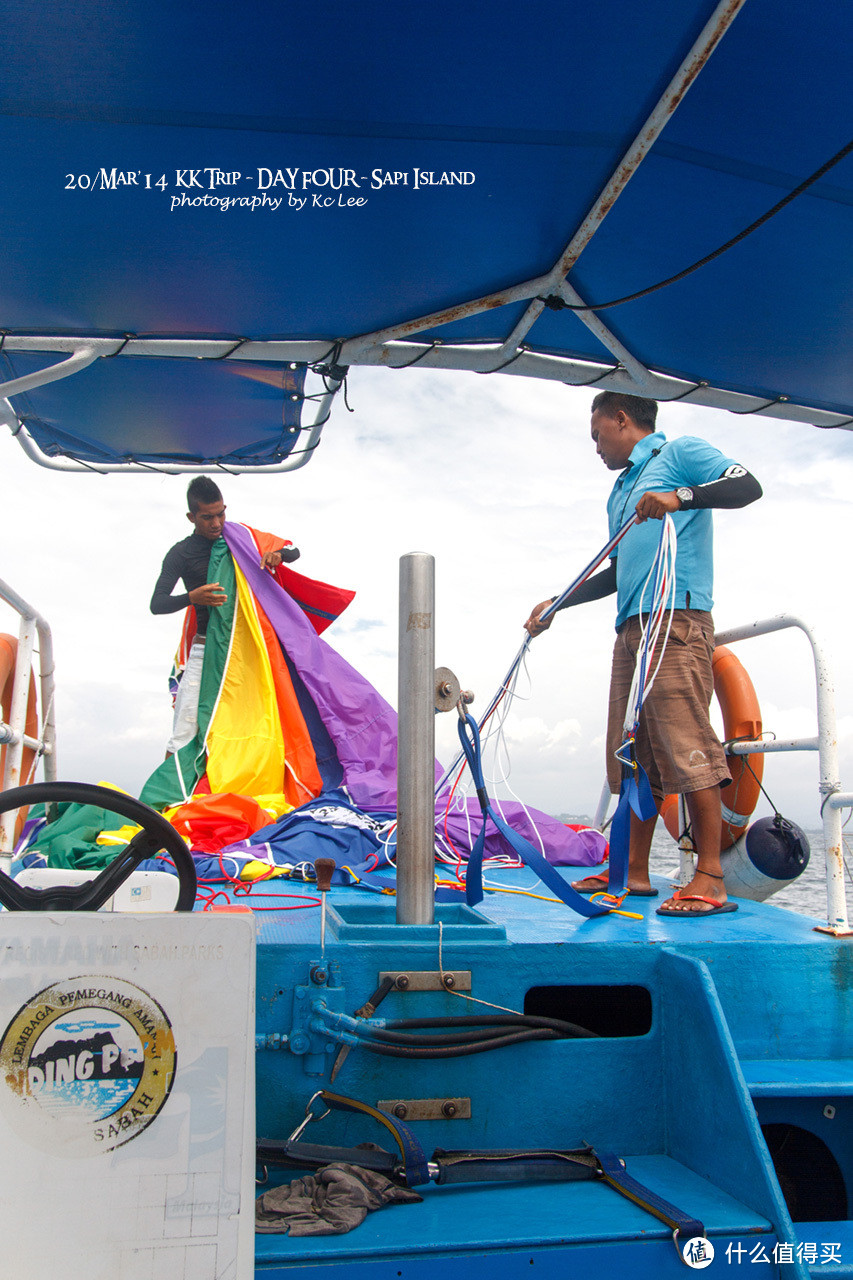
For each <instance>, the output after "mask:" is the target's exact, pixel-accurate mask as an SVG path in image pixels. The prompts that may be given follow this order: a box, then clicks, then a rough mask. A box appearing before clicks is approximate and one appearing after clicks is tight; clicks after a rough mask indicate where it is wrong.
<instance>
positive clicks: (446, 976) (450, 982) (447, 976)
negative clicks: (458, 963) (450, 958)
mask: <svg viewBox="0 0 853 1280" xmlns="http://www.w3.org/2000/svg"><path fill="white" fill-rule="evenodd" d="M441 981H442V984H443V985H444V986H445V987H447V990H448V991H452V990H453V988H454V987H455V986H456V979H455V978H454V976H453V974H452V973H443V974H442V975H441Z"/></svg>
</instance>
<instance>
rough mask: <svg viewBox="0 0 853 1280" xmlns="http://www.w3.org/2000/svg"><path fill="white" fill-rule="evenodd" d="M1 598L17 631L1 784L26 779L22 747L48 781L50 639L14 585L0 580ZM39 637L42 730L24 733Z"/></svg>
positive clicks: (9, 833)
mask: <svg viewBox="0 0 853 1280" xmlns="http://www.w3.org/2000/svg"><path fill="white" fill-rule="evenodd" d="M0 600H4V601H5V602H6V604H8V605H10V606H11V608H13V609H14V610H15V612H16V613H18V614H19V615H20V619H21V622H20V628H19V631H18V655H17V659H16V661H15V676H14V681H13V684H12V700H11V703H10V707H9V723H8V724H4V723H2V722H0V743H3V744H5V746H6V760H5V764H4V767H3V782H2V789H3V790H4V791H8V790H9V788H10V787H17V786H20V785H21V784H22V783H26V782H29V781H31V779H30V778H22V777H21V764H22V760H23V755H24V748H25V747H29V748H31V749H32V750H33V751H35V752H36V759H37V760H38V758H41V759H42V760H43V763H44V776H45V780H46V781H47V782H51V781H53V780H54V779H55V778H56V718H55V712H54V696H53V695H54V679H53V639H52V637H51V634H50V627H49V626H48V624H47V622H46V621H45V619H44V618H43V617H42V616H41V614H40V613H38V611H37V610H35V609H34V608H33V607H32V605H30V604H27V602H26V600H24V599H23V598H22V597H21V596H19V595H18V593H17V591H13V590H12V588H11V587H10V586H8V585H7V584H6V583H5V582H2V581H0ZM36 638H38V655H39V679H40V694H41V733H40V735H39V737H38V738H32V737H30V736H29V735H28V734H27V733H26V722H27V700H28V696H29V689H30V671H31V669H32V662H33V654H34V653H35V651H36ZM15 816H16V815H15V812H14V811H12V812H9V813H4V814H2V815H0V870H5V871H8V870H9V867H10V865H11V861H12V846H13V843H14V831H15Z"/></svg>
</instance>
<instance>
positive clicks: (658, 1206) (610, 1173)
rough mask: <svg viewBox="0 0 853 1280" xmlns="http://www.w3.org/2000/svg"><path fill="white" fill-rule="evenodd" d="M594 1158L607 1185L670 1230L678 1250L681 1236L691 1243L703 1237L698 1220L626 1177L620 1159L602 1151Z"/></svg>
mask: <svg viewBox="0 0 853 1280" xmlns="http://www.w3.org/2000/svg"><path fill="white" fill-rule="evenodd" d="M595 1154H596V1157H597V1159H598V1163H599V1165H600V1167H601V1176H602V1178H603V1179H604V1181H605V1182H606V1183H607V1185H608V1186H610V1187H612V1188H613V1190H614V1191H618V1192H619V1194H620V1195H622V1196H626V1197H627V1198H628V1199H629V1200H632V1201H633V1202H634V1204H637V1205H639V1206H640V1208H641V1209H645V1210H646V1211H647V1212H648V1213H651V1214H652V1215H653V1216H654V1217H655V1218H659V1219H660V1221H661V1222H665V1223H666V1225H667V1226H668V1227H671V1228H672V1233H673V1238H674V1240H675V1245H676V1248H678V1237H679V1236H681V1237H683V1239H684V1240H692V1239H693V1237H694V1236H704V1234H705V1228H704V1226H703V1224H702V1223H701V1222H700V1221H699V1219H698V1218H691V1217H690V1216H689V1215H688V1214H686V1213H682V1211H681V1210H680V1209H678V1208H676V1206H675V1205H674V1204H670V1202H669V1201H668V1200H664V1199H663V1197H662V1196H659V1195H657V1193H656V1192H654V1191H650V1190H649V1188H648V1187H644V1186H643V1184H642V1183H641V1182H637V1180H636V1178H632V1177H631V1175H630V1174H629V1173H626V1171H625V1165H624V1163H623V1162H622V1161H621V1160H620V1159H619V1157H618V1156H615V1155H612V1154H611V1153H610V1152H606V1153H605V1154H604V1155H602V1153H601V1152H600V1151H596V1153H595Z"/></svg>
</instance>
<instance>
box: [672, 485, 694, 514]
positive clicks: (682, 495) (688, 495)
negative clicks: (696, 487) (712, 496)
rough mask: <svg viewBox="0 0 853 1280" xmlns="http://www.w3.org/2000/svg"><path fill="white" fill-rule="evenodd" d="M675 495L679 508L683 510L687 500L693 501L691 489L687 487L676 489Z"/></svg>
mask: <svg viewBox="0 0 853 1280" xmlns="http://www.w3.org/2000/svg"><path fill="white" fill-rule="evenodd" d="M675 496H676V498H677V499H678V501H679V502H680V503H681V509H682V511H683V510H684V508H685V507H686V506H687V504H688V502H692V501H693V490H692V489H688V488H687V487H686V486H685V487H684V488H683V489H676V491H675Z"/></svg>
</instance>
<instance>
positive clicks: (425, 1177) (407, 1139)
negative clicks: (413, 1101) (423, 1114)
mask: <svg viewBox="0 0 853 1280" xmlns="http://www.w3.org/2000/svg"><path fill="white" fill-rule="evenodd" d="M320 1097H321V1098H322V1099H323V1101H324V1102H325V1103H326V1106H328V1107H331V1108H332V1109H333V1110H335V1111H354V1112H356V1113H357V1114H359V1115H366V1116H371V1117H372V1119H374V1120H377V1121H378V1122H379V1124H383V1125H384V1126H385V1128H386V1129H387V1130H388V1131H389V1133H391V1134H392V1136H393V1138H394V1141H395V1142H396V1143H397V1146H398V1147H399V1148H400V1155H401V1156H402V1157H403V1164H404V1166H405V1170H406V1183H407V1185H408V1186H410V1187H419V1186H422V1185H423V1183H425V1182H430V1181H431V1178H430V1174H429V1169H428V1167H427V1158H426V1156H425V1154H424V1149H423V1147H422V1146H421V1144H420V1143H419V1142H418V1140H417V1138H416V1137H415V1135H414V1133H413V1132H412V1130H411V1129H410V1128H409V1126H408V1125H407V1124H403V1122H402V1120H398V1119H397V1117H396V1116H392V1115H389V1114H388V1112H387V1111H380V1110H379V1109H378V1108H377V1107H371V1106H370V1104H369V1103H367V1102H359V1100H358V1099H357V1098H346V1097H344V1095H343V1094H340V1093H331V1092H330V1091H329V1090H328V1089H321V1090H320Z"/></svg>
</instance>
